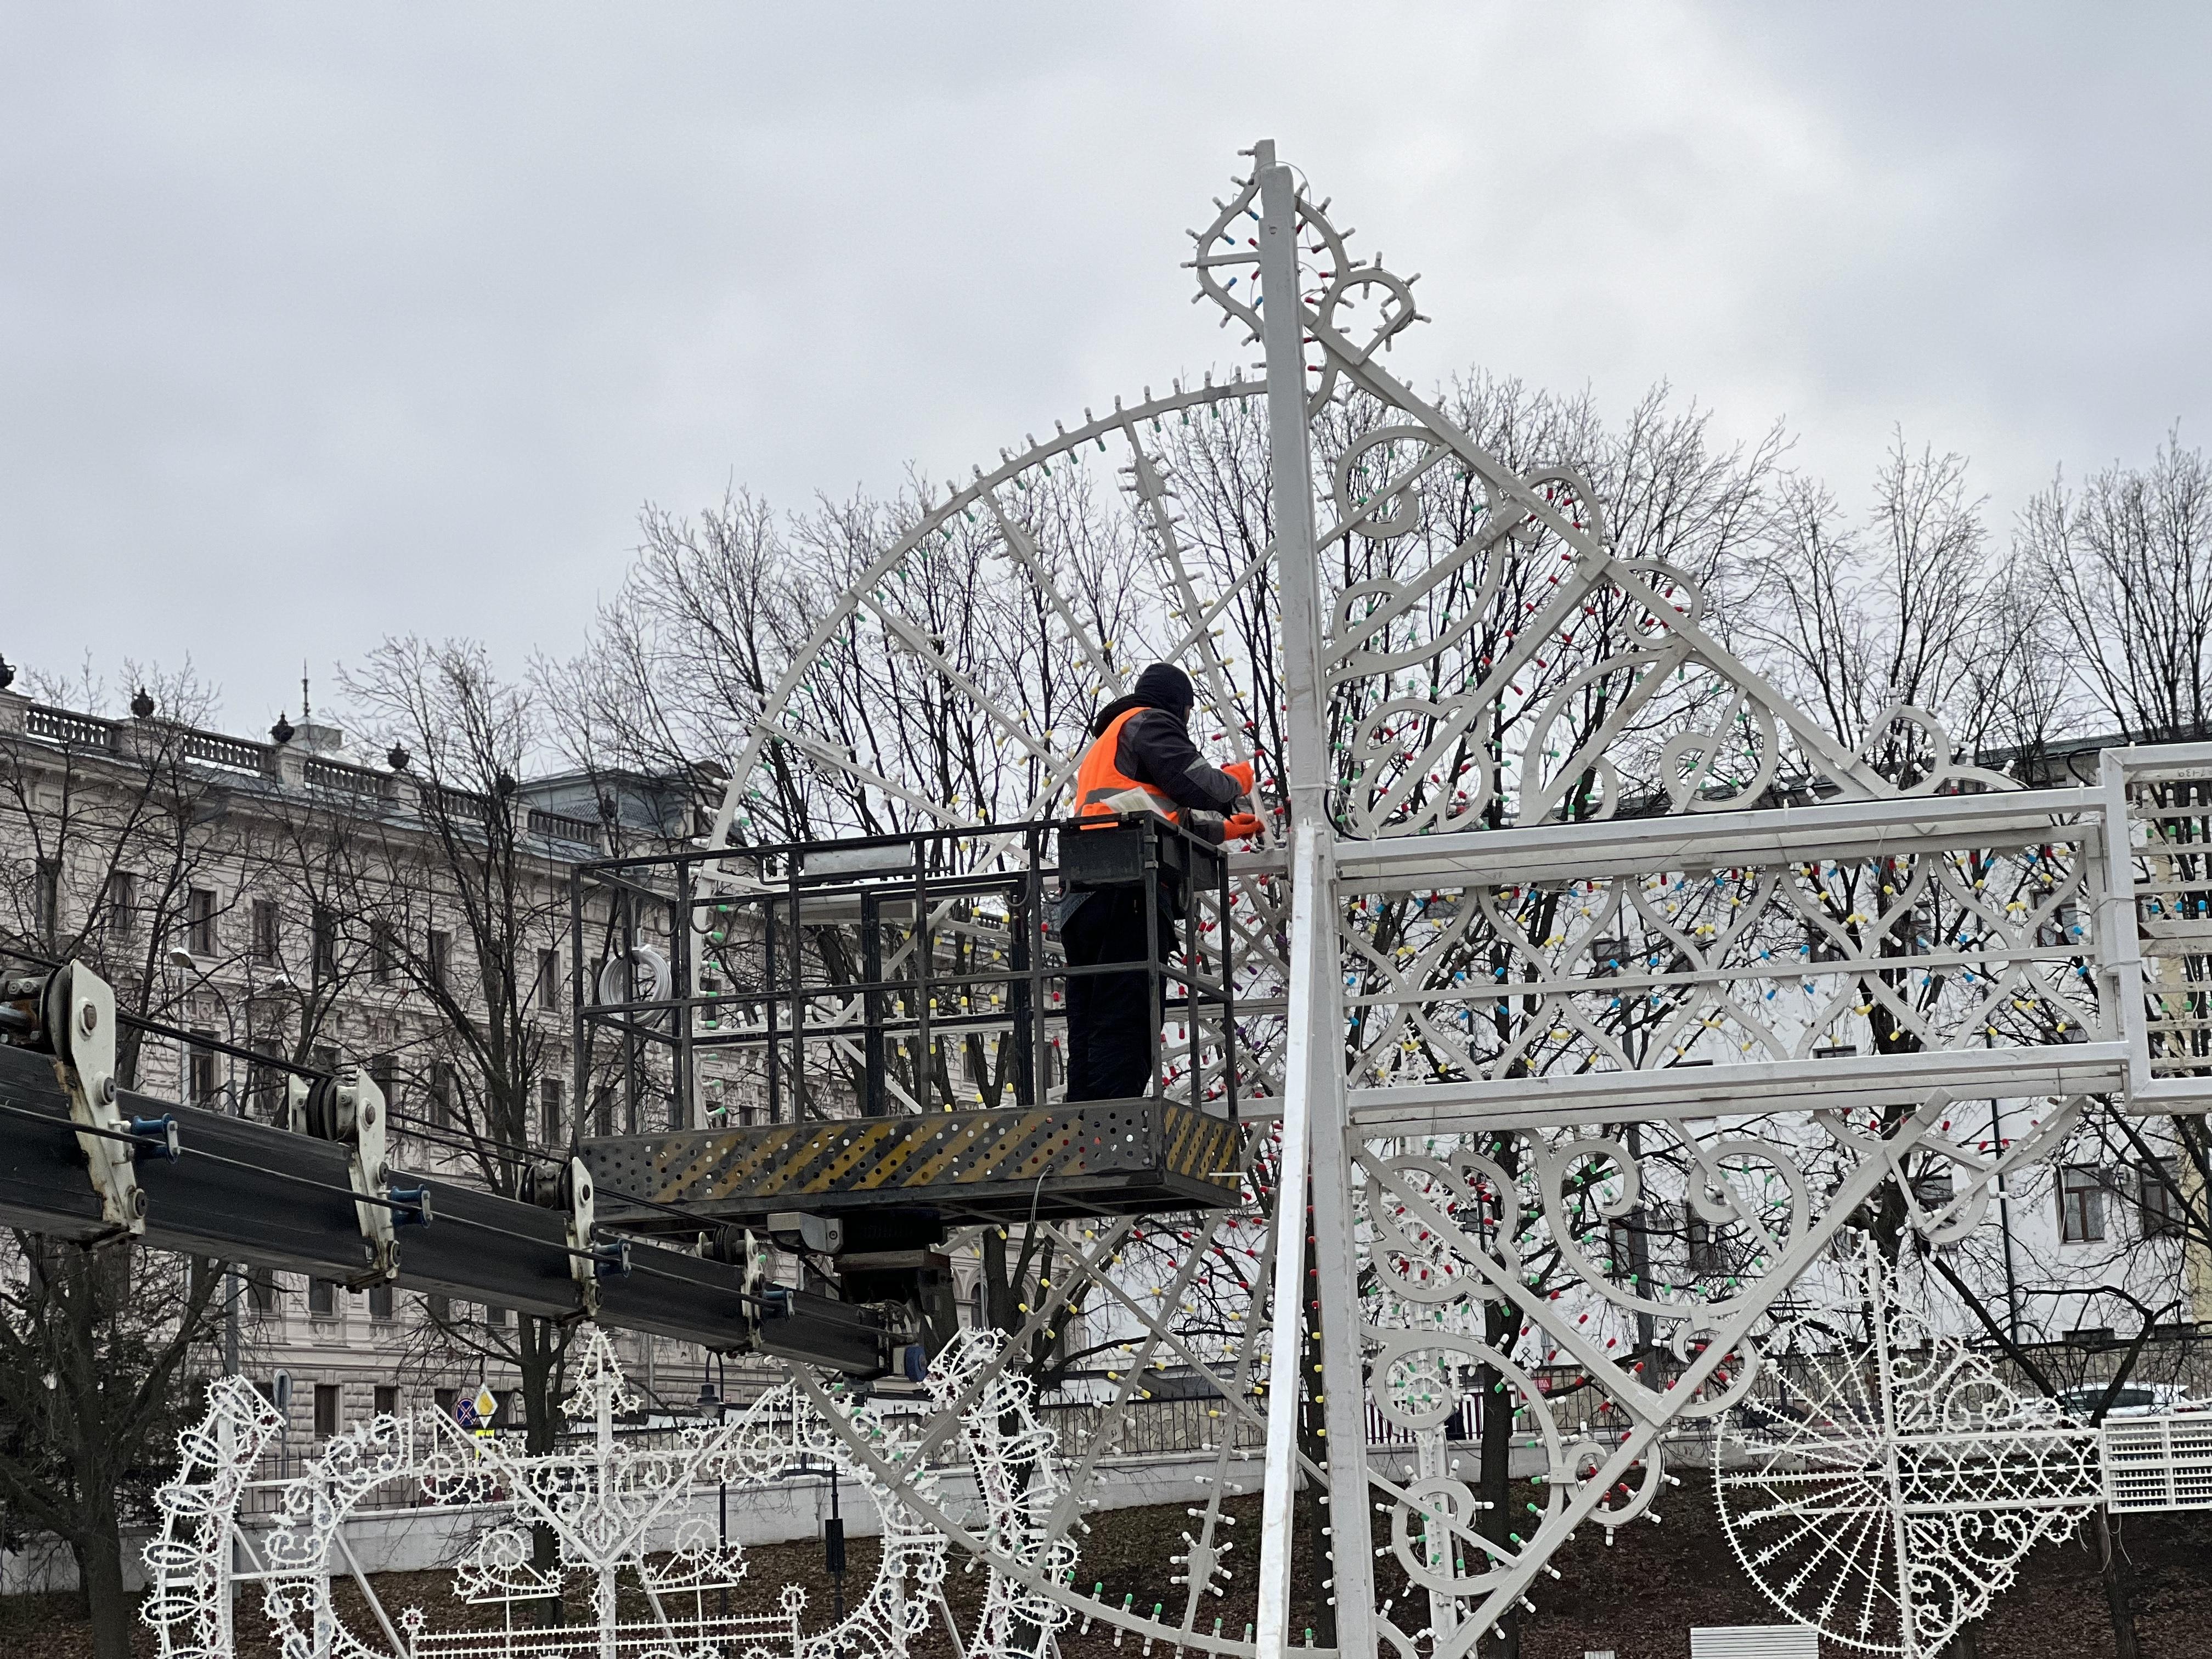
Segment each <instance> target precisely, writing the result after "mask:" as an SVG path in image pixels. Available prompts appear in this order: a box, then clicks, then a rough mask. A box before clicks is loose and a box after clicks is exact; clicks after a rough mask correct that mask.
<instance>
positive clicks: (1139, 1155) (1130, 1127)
mask: <svg viewBox="0 0 2212 1659" xmlns="http://www.w3.org/2000/svg"><path fill="white" fill-rule="evenodd" d="M1241 1138H1242V1131H1241V1130H1240V1128H1239V1127H1238V1126H1237V1124H1235V1123H1233V1122H1231V1121H1228V1120H1226V1119H1224V1118H1218V1117H1211V1116H1208V1115H1205V1114H1204V1113H1201V1112H1196V1111H1193V1110H1192V1109H1190V1108H1188V1107H1187V1106H1180V1105H1176V1104H1175V1103H1171V1102H1168V1101H1162V1100H1116V1101H1089V1102H1085V1103H1082V1104H1080V1105H1075V1106H1048V1107H1042V1108H1026V1107H1007V1108H1002V1109H997V1110H990V1111H972V1112H932V1113H929V1114H927V1115H908V1116H902V1117H878V1118H847V1119H840V1120H837V1121H833V1122H828V1123H802V1124H776V1125H772V1126H769V1127H760V1128H740V1129H695V1130H686V1131H681V1132H678V1133H671V1134H666V1135H657V1136H656V1135H623V1136H618V1137H614V1138H611V1139H604V1140H592V1141H586V1143H585V1144H584V1148H583V1156H584V1160H585V1162H586V1164H588V1165H589V1166H590V1167H591V1170H592V1174H593V1175H594V1176H596V1177H597V1178H598V1180H599V1187H600V1202H599V1215H600V1218H602V1219H603V1220H605V1221H608V1222H611V1223H612V1224H614V1225H618V1226H621V1227H623V1228H624V1229H628V1230H634V1231H665V1232H681V1231H684V1227H685V1225H687V1224H686V1222H685V1221H684V1219H683V1218H679V1217H676V1216H671V1215H670V1214H668V1213H667V1212H665V1211H656V1210H653V1209H652V1208H650V1207H648V1206H646V1205H643V1204H637V1203H631V1204H625V1203H623V1200H621V1199H619V1198H615V1197H611V1196H609V1194H635V1195H637V1196H638V1197H641V1198H649V1199H652V1200H654V1201H656V1202H658V1203H661V1204H672V1205H680V1206H683V1207H684V1210H685V1211H686V1212H688V1213H689V1214H690V1215H692V1216H696V1217H697V1218H699V1219H700V1220H702V1221H714V1222H719V1223H726V1224H730V1225H758V1224H760V1223H761V1222H763V1221H764V1220H765V1219H766V1218H767V1217H768V1215H769V1213H770V1212H773V1211H777V1210H806V1211H811V1212H814V1213H817V1214H822V1215H849V1214H853V1213H854V1212H867V1211H872V1210H898V1211H903V1212H909V1213H911V1212H935V1213H938V1214H941V1215H944V1216H946V1217H948V1218H950V1217H957V1216H982V1217H1000V1218H1024V1217H1030V1216H1035V1217H1036V1218H1038V1219H1047V1218H1066V1217H1071V1216H1079V1215H1095V1214H1112V1215H1127V1214H1149V1213H1152V1212H1156V1211H1166V1210H1189V1209H1223V1208H1226V1207H1228V1206H1233V1205H1235V1204H1237V1203H1238V1202H1240V1201H1242V1186H1241V1182H1240V1181H1239V1178H1238V1175H1237V1169H1238V1154H1239V1147H1240V1144H1241Z"/></svg>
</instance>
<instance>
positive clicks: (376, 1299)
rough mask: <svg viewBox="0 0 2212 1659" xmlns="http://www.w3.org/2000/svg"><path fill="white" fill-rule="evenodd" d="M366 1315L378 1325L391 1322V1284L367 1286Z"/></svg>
mask: <svg viewBox="0 0 2212 1659" xmlns="http://www.w3.org/2000/svg"><path fill="white" fill-rule="evenodd" d="M368 1316H369V1317H370V1318H371V1319H374V1321H375V1322H377V1323H378V1324H380V1325H389V1324H390V1323H391V1322H392V1286H391V1285H370V1286H369V1287H368Z"/></svg>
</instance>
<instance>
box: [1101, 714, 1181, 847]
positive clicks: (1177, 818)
mask: <svg viewBox="0 0 2212 1659" xmlns="http://www.w3.org/2000/svg"><path fill="white" fill-rule="evenodd" d="M1151 713H1152V710H1151V709H1149V708H1132V709H1130V710H1129V711H1128V712H1127V713H1126V714H1116V715H1115V717H1114V718H1113V719H1112V720H1110V721H1109V722H1108V723H1107V726H1106V729H1105V730H1104V731H1103V732H1100V733H1099V734H1098V741H1097V742H1096V743H1094V744H1091V749H1090V751H1089V752H1088V753H1087V754H1085V756H1084V757H1083V764H1082V765H1081V766H1079V767H1078V768H1077V769H1076V772H1075V816H1076V817H1079V818H1093V817H1113V816H1114V815H1115V813H1117V812H1121V811H1127V810H1129V807H1130V806H1132V805H1134V803H1133V802H1132V803H1128V804H1127V805H1121V806H1116V805H1112V804H1111V803H1112V801H1113V799H1114V798H1115V796H1117V795H1121V794H1124V793H1127V792H1128V791H1130V790H1132V789H1134V790H1138V791H1140V792H1141V793H1144V794H1146V795H1147V796H1149V797H1150V798H1151V801H1152V808H1153V810H1154V811H1157V812H1158V813H1159V814H1160V816H1161V817H1164V818H1166V819H1167V820H1168V821H1169V822H1170V823H1182V810H1181V809H1180V808H1179V807H1177V806H1176V804H1175V800H1174V798H1173V797H1171V796H1170V795H1168V794H1166V793H1163V792H1162V791H1160V790H1158V789H1155V788H1153V787H1152V785H1151V784H1149V783H1139V782H1138V781H1137V780H1136V779H1134V778H1133V777H1131V776H1130V775H1128V774H1127V772H1124V771H1123V770H1121V768H1120V767H1119V766H1117V765H1115V755H1116V754H1117V752H1118V751H1119V750H1120V748H1121V728H1122V727H1123V726H1127V724H1128V723H1129V722H1130V720H1133V719H1134V718H1135V717H1136V716H1137V715H1139V714H1151Z"/></svg>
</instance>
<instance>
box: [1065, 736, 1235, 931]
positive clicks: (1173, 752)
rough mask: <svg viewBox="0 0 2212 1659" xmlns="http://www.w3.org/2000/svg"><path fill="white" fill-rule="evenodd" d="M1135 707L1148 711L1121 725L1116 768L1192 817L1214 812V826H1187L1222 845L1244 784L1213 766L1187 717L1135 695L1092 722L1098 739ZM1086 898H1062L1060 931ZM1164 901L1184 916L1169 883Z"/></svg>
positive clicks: (1199, 821)
mask: <svg viewBox="0 0 2212 1659" xmlns="http://www.w3.org/2000/svg"><path fill="white" fill-rule="evenodd" d="M1132 708H1139V709H1143V710H1144V712H1143V713H1142V714H1138V715H1136V716H1135V717H1134V718H1133V719H1132V720H1129V721H1128V722H1127V724H1126V725H1124V726H1122V727H1121V738H1120V740H1119V741H1118V742H1117V743H1116V744H1115V747H1114V769H1115V771H1117V772H1119V773H1121V775H1122V776H1124V777H1127V778H1133V779H1135V780H1136V781H1138V782H1139V783H1145V784H1150V785H1151V786H1152V787H1153V788H1155V789H1157V790H1158V791H1159V792H1160V793H1162V794H1164V795H1165V796H1166V797H1167V798H1168V799H1170V800H1171V801H1173V802H1174V803H1175V804H1176V805H1177V806H1180V807H1182V809H1183V811H1184V812H1185V813H1186V814H1194V813H1201V812H1206V813H1212V814H1214V815H1215V818H1214V821H1213V822H1212V823H1207V822H1206V820H1203V819H1199V818H1190V819H1188V822H1187V827H1188V829H1190V830H1191V832H1192V833H1193V834H1194V835H1197V836H1202V837H1205V838H1206V839H1209V840H1212V841H1215V842H1218V841H1219V840H1220V839H1221V825H1220V823H1219V819H1220V818H1221V817H1226V816H1227V815H1228V814H1230V813H1231V812H1234V811H1237V807H1238V805H1239V804H1240V803H1242V802H1243V799H1244V787H1243V785H1242V784H1240V783H1238V782H1237V780H1236V779H1234V778H1232V777H1231V776H1230V775H1229V774H1228V773H1226V772H1225V771H1223V770H1222V769H1220V768H1219V767H1218V766H1214V765H1212V764H1209V763H1207V761H1206V757H1204V756H1202V755H1200V753H1199V752H1198V745H1197V744H1194V743H1193V742H1192V741H1191V740H1190V731H1189V727H1188V725H1187V723H1186V720H1187V717H1186V716H1184V715H1181V714H1176V713H1175V712H1174V711H1173V710H1172V709H1167V708H1152V707H1147V706H1146V704H1144V703H1142V702H1139V701H1138V700H1137V699H1136V698H1135V697H1117V698H1115V700H1114V701H1113V702H1109V703H1108V704H1107V705H1106V706H1105V707H1104V708H1102V709H1100V710H1099V711H1098V713H1097V715H1096V716H1094V717H1093V718H1092V720H1091V739H1092V741H1094V742H1095V741H1097V739H1098V738H1100V737H1102V736H1103V735H1104V733H1105V731H1106V728H1107V727H1108V726H1111V725H1112V724H1113V723H1114V722H1115V720H1117V719H1119V718H1120V717H1121V715H1123V714H1127V713H1128V712H1129V711H1130V710H1131V709H1132ZM1209 830H1211V832H1212V833H1211V834H1210V835H1209V834H1208V831H1209ZM1086 896H1087V895H1085V894H1083V893H1069V894H1066V895H1065V896H1062V898H1061V899H1060V905H1059V907H1058V908H1059V917H1058V925H1059V926H1060V927H1066V925H1067V919H1068V918H1069V917H1070V916H1072V915H1074V914H1075V912H1076V911H1077V909H1078V908H1080V907H1081V905H1082V903H1083V901H1084V899H1085V897H1086ZM1160 902H1161V904H1162V905H1163V906H1164V907H1168V906H1172V907H1173V908H1174V912H1175V914H1177V915H1180V914H1181V902H1180V898H1179V896H1174V895H1172V894H1171V892H1170V885H1169V884H1163V885H1162V887H1161V889H1160Z"/></svg>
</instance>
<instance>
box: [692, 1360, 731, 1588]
mask: <svg viewBox="0 0 2212 1659" xmlns="http://www.w3.org/2000/svg"><path fill="white" fill-rule="evenodd" d="M717 1358H720V1356H717ZM729 1380H730V1379H729V1366H728V1362H727V1361H724V1362H723V1370H722V1381H723V1382H724V1383H728V1382H729ZM729 1409H730V1402H729V1401H726V1400H725V1399H723V1398H722V1396H721V1395H719V1394H717V1393H715V1392H714V1383H713V1382H712V1380H710V1379H709V1378H708V1376H707V1368H706V1367H705V1366H704V1365H703V1364H702V1366H700V1368H699V1411H700V1413H701V1414H702V1416H703V1415H704V1414H705V1413H708V1412H709V1411H712V1412H713V1413H714V1422H715V1425H716V1426H717V1427H719V1426H720V1425H721V1422H722V1419H723V1414H724V1413H726V1412H727V1411H728V1410H729ZM714 1469H715V1480H714V1486H715V1494H714V1504H715V1509H716V1510H717V1511H718V1512H719V1520H718V1522H717V1536H718V1537H719V1538H720V1541H721V1547H722V1555H723V1559H724V1560H725V1562H726V1561H727V1559H728V1557H729V1553H730V1481H729V1474H728V1470H729V1464H728V1462H727V1461H726V1459H724V1458H720V1457H717V1458H716V1459H715V1460H714ZM717 1571H719V1572H720V1574H721V1576H722V1589H721V1596H720V1600H721V1606H722V1615H721V1616H722V1619H723V1620H724V1622H725V1624H726V1623H727V1621H728V1620H729V1617H730V1575H729V1569H728V1567H727V1566H726V1565H724V1566H722V1567H720V1568H718V1569H717Z"/></svg>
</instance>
